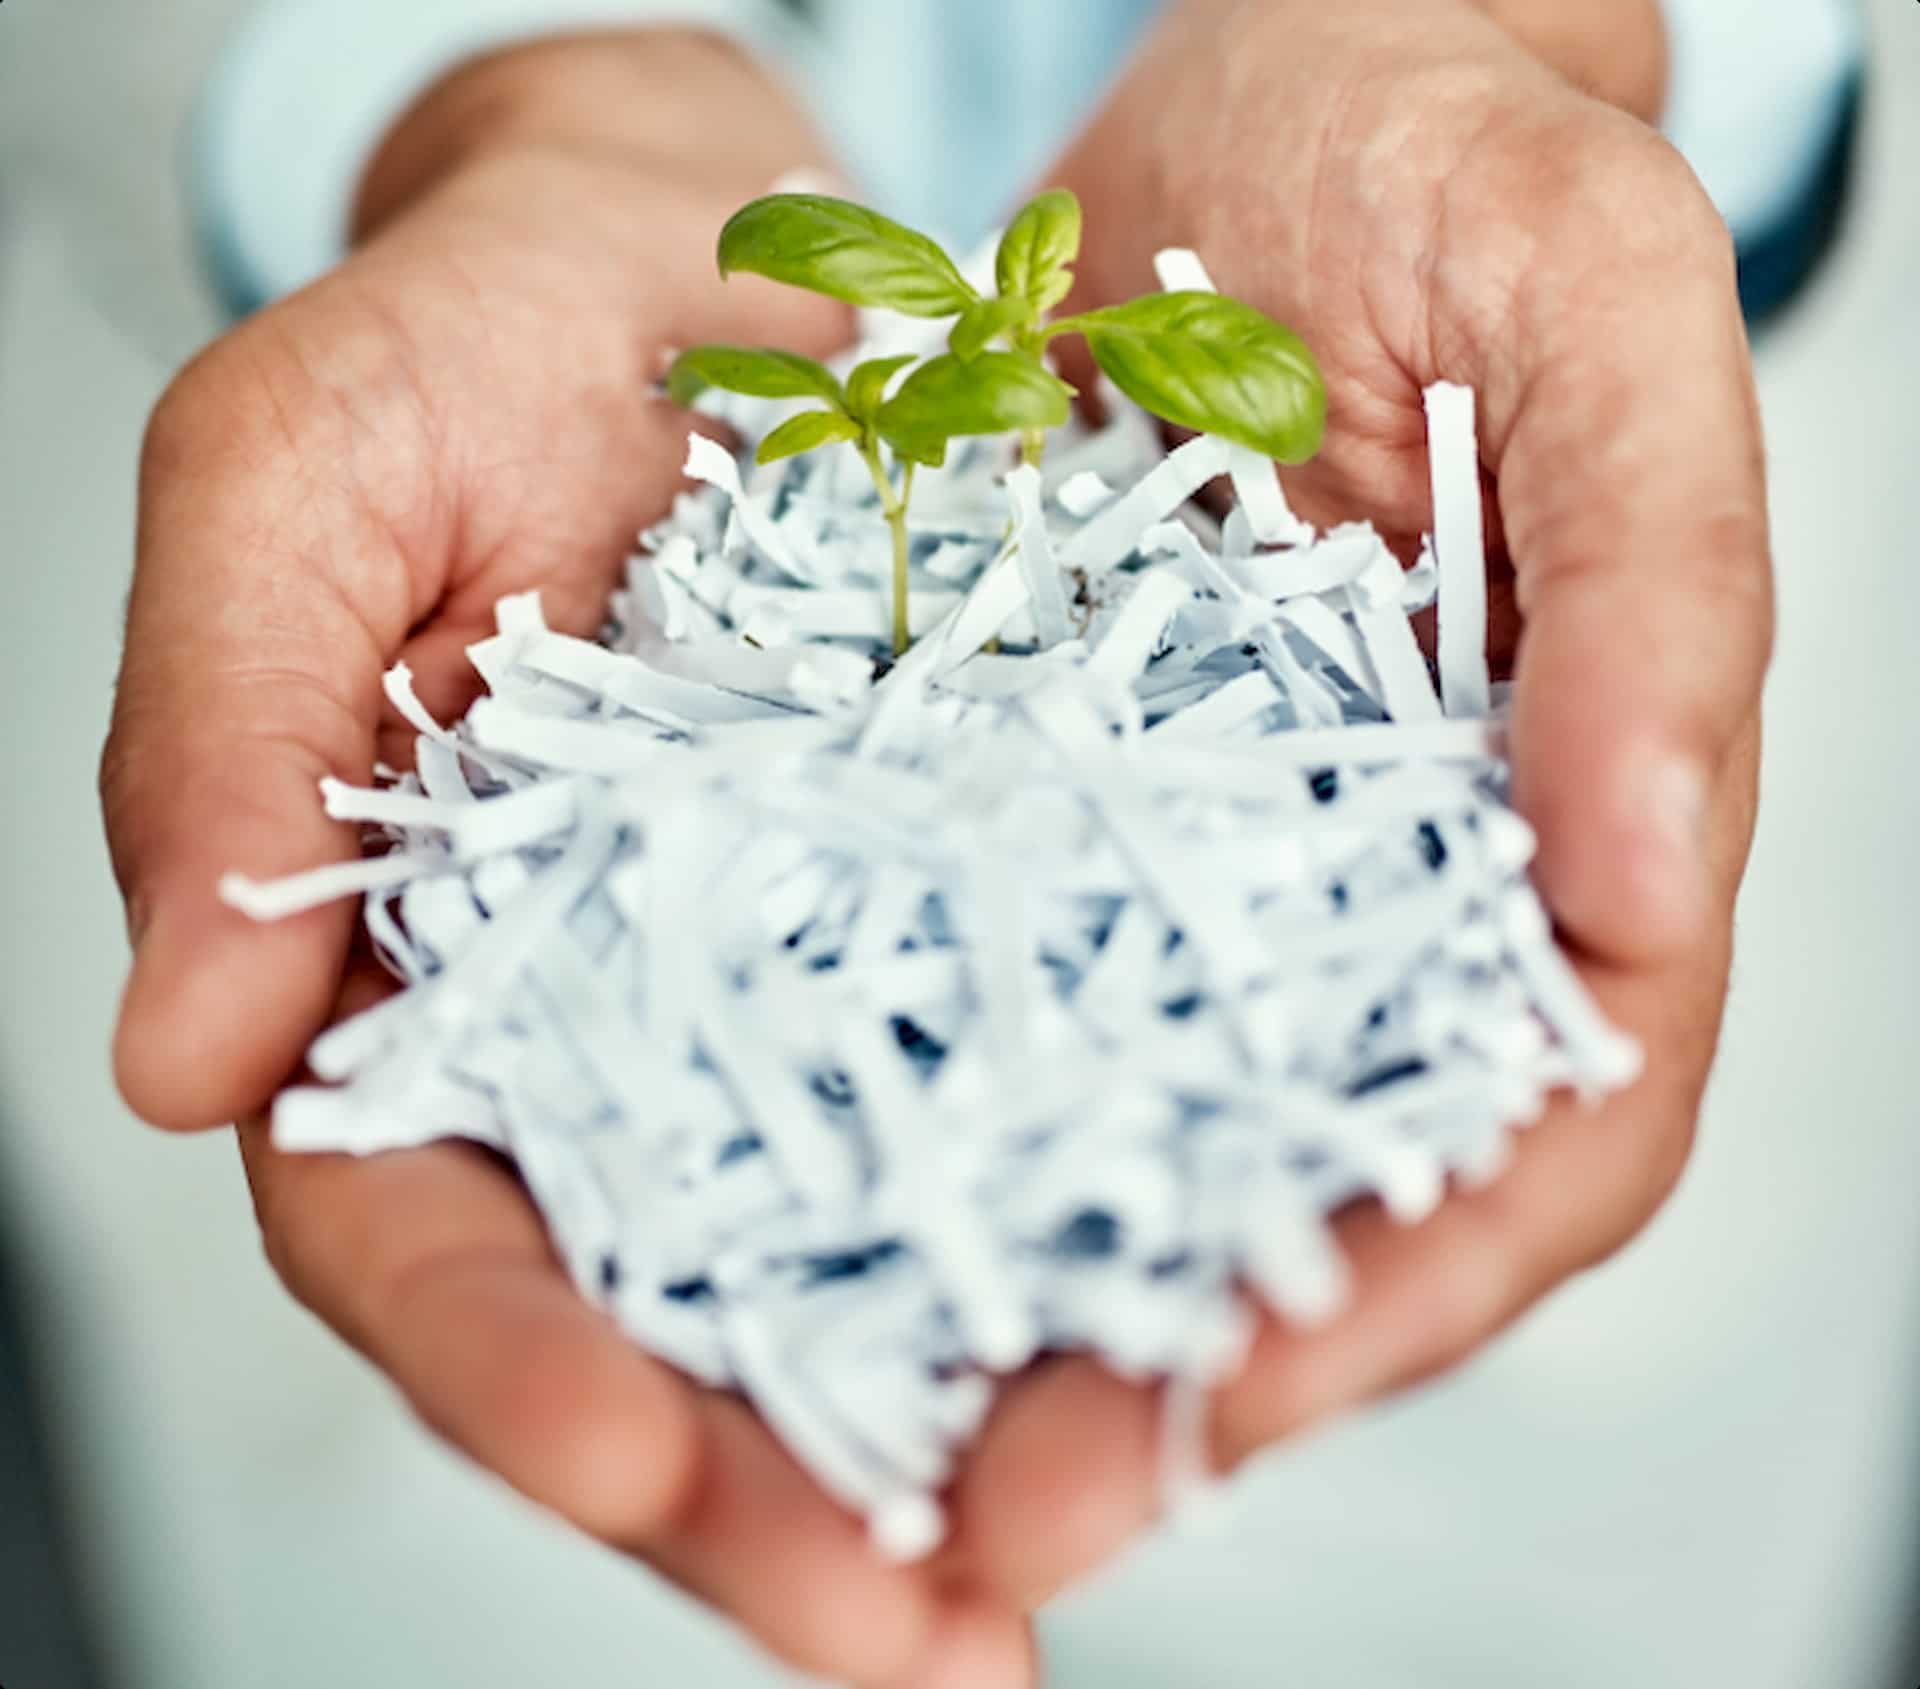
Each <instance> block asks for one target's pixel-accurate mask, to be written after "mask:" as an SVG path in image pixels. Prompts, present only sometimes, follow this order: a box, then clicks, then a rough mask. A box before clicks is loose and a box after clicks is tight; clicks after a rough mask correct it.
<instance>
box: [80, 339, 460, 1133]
mask: <svg viewBox="0 0 1920 1689" xmlns="http://www.w3.org/2000/svg"><path fill="white" fill-rule="evenodd" d="M265 338H266V337H265V336H264V335H257V336H256V337H255V338H254V339H252V340H245V341H236V342H231V343H229V345H228V347H227V348H226V349H225V350H224V351H223V353H222V354H221V355H220V356H218V357H216V358H213V359H209V360H207V361H206V362H205V363H203V365H202V366H201V367H200V369H199V370H198V371H196V372H192V373H190V374H189V375H188V376H187V377H186V378H183V380H182V382H181V383H180V384H178V386H177V387H176V389H175V391H174V394H173V396H171V397H170V398H169V399H168V400H167V401H165V402H163V404H162V406H161V408H160V410H159V411H158V412H157V413H156V416H155V419H154V423H153V425H152V427H151V429H150V431H149V436H148V444H147V451H146V456H145V460H144V463H143V470H142V489H141V515H140V531H139V564H138V570H137V573H136V578H135V586H134V591H133V596H132V599H131V602H130V605H129V610H128V625H127V646H126V655H125V659H124V663H123V667H122V672H121V679H120V686H119V691H118V694H117V697H116V700H115V708H114V718H113V727H112V731H111V734H110V736H109V739H108V742H107V746H106V750H105V753H104V756H103V759H102V765H101V788H102V798H103V803H104V807H105V812H106V819H107V827H108V834H109V839H110V842H111V845H112V849H113V858H114V865H115V869H116V872H117V874H118V877H119V879H120V883H121V887H122V890H123V891H124V893H125V895H126V898H127V904H128V911H129V924H130V929H131V932H132V936H133V941H134V953H135V960H134V967H133V973H132V976H131V978H130V980H129V983H128V987H127V991H126V996H125V999H124V1001H123V1005H122V1012H121V1018H120V1025H119V1030H118V1033H117V1037H116V1043H115V1063H116V1069H117V1073H118V1077H119V1080H120V1084H121V1087H122V1090H123V1091H124V1092H125V1094H126V1097H127V1100H128V1101H129V1103H130V1104H131V1105H132V1106H133V1108H134V1109H135V1110H136V1111H137V1112H138V1113H140V1114H142V1115H144V1116H146V1117H147V1118H149V1119H151V1120H153V1121H155V1122H157V1123H159V1124H162V1125H167V1126H173V1127H199V1126H207V1125H212V1124H216V1123H218V1122H221V1121H224V1120H231V1119H233V1118H234V1117H235V1116H237V1115H238V1114H240V1113H242V1112H244V1111H246V1110H248V1109H250V1108H253V1107H255V1106H257V1105H258V1104H260V1103H261V1102H262V1101H263V1100H264V1099H265V1097H266V1096H267V1095H268V1094H269V1093H270V1092H271V1091H272V1089H273V1087H274V1086H275V1085H276V1084H278V1083H279V1082H280V1081H281V1080H282V1079H284V1078H285V1076H286V1075H287V1074H288V1073H289V1072H290V1071H291V1070H292V1068H293V1066H294V1065H295V1062H296V1060H297V1057H298V1054H299V1051H300V1049H301V1048H302V1046H303V1045H304V1043H305V1041H306V1039H307V1038H308V1037H309V1036H310V1035H311V1034H312V1033H313V1032H314V1031H316V1030H317V1029H318V1028H319V1027H320V1025H321V1024H322V1023H323V1022H324V1019H325V1016H326V1014H327V1011H328V1009H329V1007H330V1005H331V1002H332V999H333V995H334V993H335V991H336V990H337V989H338V987H339V979H340V959H341V956H342V954H343V952H344V949H345V946H346V942H347V936H348V932H349V929H350V927H351V923H352V910H351V908H350V907H347V906H344V905H343V906H339V907H335V908H330V909H325V910H321V911H318V912H315V913H313V914H309V915H305V916H302V917H299V918H298V919H295V920H291V921H288V922H285V923H283V924H280V925H276V926H273V927H259V926H256V925H254V924H253V923H252V922H250V921H248V920H246V919H245V918H244V917H242V916H240V915H239V914H237V913H236V912H234V911H232V910H230V909H227V908H225V907H224V906H223V905H222V904H221V903H220V902H219V900H218V898H217V896H216V886H217V884H218V882H219V879H220V876H221V875H222V874H223V873H225V872H227V871H229V870H239V871H242V872H246V873H249V874H254V875H274V874H279V873H283V872H290V871H292V870H294V869H299V868H309V867H312V866H314V865H316V864H318V863H321V862H325V861H329V860H335V859H340V858H344V857H347V856H350V855H351V854H353V853H354V851H355V848H356V845H355V834H354V830H353V829H351V828H348V827H342V826H338V825H336V824H334V823H332V822H329V821H328V820H327V819H326V818H325V817H324V815H322V814H321V812H320V809H319V806H318V805H317V804H316V803H315V802H314V796H313V794H314V790H315V782H316V781H317V780H318V779H319V778H320V777H321V776H322V775H326V774H333V775H337V776H340V777H343V778H347V779H364V778H365V777H366V775H367V773H368V771H369V766H370V763H371V760H372V752H373V735H374V728H375V724H376V722H377V720H378V714H379V709H380V687H379V683H380V672H381V667H382V656H383V652H385V651H387V650H391V649H394V648H396V647H397V645H398V643H399V640H400V639H401V637H402V636H403V635H404V633H405V631H406V628H407V626H408V625H409V623H410V622H411V621H412V620H413V619H414V618H415V616H416V615H418V614H419V613H420V611H421V610H422V609H423V608H424V604H425V602H430V593H431V591H432V583H430V582H423V583H416V582H415V581H414V580H413V579H412V578H411V576H410V575H409V572H408V570H407V567H406V564H405V560H404V558H403V557H402V555H401V550H400V540H399V537H398V536H397V535H396V534H395V533H393V532H392V531H390V530H388V529H387V528H386V527H385V526H384V525H383V524H382V523H380V522H378V521H376V520H374V519H373V518H372V517H370V516H369V515H368V514H367V508H368V507H367V505H366V504H365V503H364V502H363V501H362V499H361V497H360V488H359V483H360V481H361V479H362V478H363V476H364V474H365V473H366V465H365V464H364V463H362V462H358V461H356V459H355V449H356V448H355V446H354V445H353V443H352V441H351V438H350V434H349V431H348V429H347V425H346V423H345V422H344V420H334V421H330V420H329V416H330V413H329V411H328V410H327V408H326V406H325V405H323V404H321V403H319V402H317V401H316V400H315V399H314V396H313V395H312V394H311V393H310V392H308V391H306V390H305V389H304V388H303V387H302V385H301V377H300V376H299V374H298V371H297V367H296V365H295V363H294V361H293V360H292V359H291V358H290V357H288V356H287V355H285V354H284V353H282V352H280V351H278V350H276V349H275V348H274V347H273V346H272V345H266V346H265V347H264V349H263V345H262V343H263V340H264V339H265ZM369 379H370V380H371V378H369ZM393 450H394V452H395V455H396V459H401V458H404V457H405V456H406V451H405V445H404V442H393ZM423 592H424V593H426V594H428V595H429V596H428V597H427V598H426V599H424V600H423V599H422V597H421V594H422V593H423Z"/></svg>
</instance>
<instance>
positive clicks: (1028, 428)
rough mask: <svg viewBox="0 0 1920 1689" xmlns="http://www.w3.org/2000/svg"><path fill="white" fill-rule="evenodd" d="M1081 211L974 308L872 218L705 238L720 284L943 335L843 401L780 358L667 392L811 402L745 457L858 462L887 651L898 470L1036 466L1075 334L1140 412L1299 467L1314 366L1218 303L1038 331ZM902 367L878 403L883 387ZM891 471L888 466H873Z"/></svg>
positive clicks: (1315, 430)
mask: <svg viewBox="0 0 1920 1689" xmlns="http://www.w3.org/2000/svg"><path fill="white" fill-rule="evenodd" d="M1080 230H1081V216H1080V202H1079V201H1078V200H1077V199H1075V198H1074V196H1073V195H1072V194H1071V193H1068V192H1067V191H1066V190H1065V189H1063V188H1055V189H1051V190H1049V191H1048V192H1046V193H1043V194H1041V195H1039V196H1038V197H1037V198H1035V199H1034V200H1032V201H1031V202H1030V203H1029V204H1027V205H1026V206H1025V207H1023V208H1022V210H1021V211H1020V213H1019V215H1017V216H1016V217H1015V218H1014V220H1013V222H1012V223H1011V224H1010V225H1009V226H1008V228H1007V232H1006V234H1005V235H1004V236H1003V237H1002V239H1001V242H1000V247H999V250H998V253H997V254H996V258H995V264H994V285H995V292H994V293H993V294H991V295H983V294H982V293H981V292H980V291H979V290H978V289H977V288H975V287H974V286H973V285H972V284H971V283H970V282H968V281H967V279H966V277H965V276H963V275H962V274H961V273H960V268H959V266H958V265H957V264H955V263H954V261H953V259H952V258H951V257H950V256H949V255H948V254H947V253H946V252H945V251H943V250H942V249H941V247H940V246H939V245H938V244H937V243H936V242H934V241H932V240H930V239H929V238H928V237H927V236H925V235H923V234H920V233H918V232H917V231H915V230H913V229H909V228H907V227H905V226H904V225H902V224H899V223H896V222H894V221H893V220H892V219H891V218H889V217H883V216H882V215H880V213H878V212H877V211H869V210H867V209H866V208H865V207H864V206H859V205H854V204H851V203H849V202H848V201H846V200H841V199H833V198H831V197H828V196H826V195H822V194H773V195H769V196H768V197H766V198H764V199H757V200H754V201H753V202H752V203H751V204H749V205H746V206H743V207H742V208H741V209H740V210H739V211H737V212H735V213H734V215H733V216H732V217H731V218H730V219H729V220H728V222H727V225H726V227H725V228H724V229H723V230H722V231H721V234H720V250H719V260H720V273H721V275H722V276H727V275H731V274H732V273H733V272H734V271H736V270H744V271H747V272H749V273H751V274H755V275H761V276H766V277H769V278H771V279H772V280H774V281H779V282H785V283H787V284H789V285H790V286H794V287H801V288H806V289H807V290H809V291H810V292H813V293H819V294H824V295H826V296H827V297H828V298H830V299H838V300H842V301H844V302H846V303H847V304H850V305H859V306H863V307H867V308H871V309H879V310H891V311H897V312H900V313H901V314H902V315H905V316H911V317H928V318H941V317H952V318H953V319H954V323H953V327H952V330H951V331H950V333H949V335H948V339H947V347H948V349H947V351H945V352H943V353H941V354H939V355H937V356H935V357H931V358H928V359H926V360H924V361H920V360H918V359H917V358H916V357H915V356H914V355H911V354H909V355H908V356H905V357H896V358H879V359H873V360H870V361H868V362H867V363H864V364H861V365H860V366H859V367H858V368H857V369H855V370H854V371H853V372H852V373H851V374H850V375H849V376H848V377H847V380H846V381H845V383H844V384H843V383H842V382H841V381H840V380H839V379H838V378H837V377H836V376H835V375H834V374H833V372H832V371H831V370H829V369H827V368H826V366H825V365H823V364H819V363H816V362H815V361H814V360H812V359H811V358H802V357H797V356H795V355H794V354H793V353H790V352H775V351H756V350H750V349H747V348H743V347H736V346H701V347H696V348H694V349H693V350H692V351H689V352H685V353H682V354H681V356H680V357H679V358H678V359H677V360H676V361H675V363H674V365H673V368H672V369H671V370H670V371H669V372H668V375H667V392H668V396H669V397H671V398H672V399H673V400H674V401H675V402H676V403H679V404H686V403H688V402H690V401H691V400H692V399H693V398H694V397H695V396H697V395H698V394H699V393H700V392H701V391H702V390H703V389H705V388H707V387H721V388H725V389H726V390H727V391H729V392H734V393H745V394H750V395H753V396H756V397H761V398H811V399H817V400H819V401H820V408H818V409H813V410H806V411H802V412H800V413H799V414H798V415H796V416H793V417H790V418H789V419H788V420H787V421H785V422H783V423H782V424H781V425H780V426H779V427H778V428H776V429H774V430H773V432H772V433H770V434H769V435H768V436H767V437H766V438H765V439H764V440H763V441H762V442H761V443H760V449H759V459H760V461H761V462H762V463H769V462H772V461H774V460H776V459H778V458H783V457H790V456H792V455H794V454H795V453H798V452H805V451H812V450H814V449H816V448H817V447H820V446H826V445H832V444H834V443H836V442H844V443H846V444H848V445H850V446H853V447H854V448H855V449H856V450H857V451H858V452H859V453H860V455H861V457H862V458H863V459H864V461H865V462H866V465H867V468H868V471H869V472H870V473H871V475H872V477H873V483H874V487H875V490H876V491H877V492H878V493H879V495H880V507H881V510H882V512H883V514H884V515H885V517H886V520H887V524H888V526H889V528H890V529H891V530H892V534H893V644H894V650H895V653H896V654H898V653H899V652H902V651H904V650H906V648H907V646H908V644H909V642H910V634H909V630H908V610H907V563H908V556H909V535H908V526H907V509H908V503H909V500H910V499H911V497H912V493H913V475H914V470H915V469H916V468H917V467H919V466H920V465H923V464H925V465H929V466H936V467H937V466H938V465H939V464H941V463H943V462H944V461H945V459H946V452H947V446H948V444H949V442H951V441H952V440H955V439H958V438H961V437H963V436H969V435H992V434H1014V435H1017V437H1018V439H1019V441H1020V455H1021V459H1022V461H1023V462H1026V463H1030V464H1038V463H1039V462H1040V461H1041V460H1042V458H1043V456H1044V454H1045V451H1046V439H1047V434H1048V431H1049V430H1051V429H1054V428H1057V427H1059V426H1060V425H1061V424H1062V423H1064V422H1065V421H1066V420H1067V417H1068V414H1069V411H1070V407H1071V403H1072V400H1073V397H1074V391H1073V389H1072V388H1071V387H1069V386H1068V385H1067V384H1066V383H1065V382H1063V381H1061V380H1060V379H1059V377H1058V376H1056V375H1055V374H1054V373H1053V372H1052V370H1051V369H1049V368H1048V366H1047V350H1048V347H1049V345H1050V344H1051V342H1052V341H1054V340H1055V339H1057V338H1058V337H1060V336H1061V335H1065V334H1077V335H1079V336H1081V337H1082V338H1083V339H1084V340H1085V341H1086V344H1087V349H1088V351H1089V352H1090V353H1091V354H1092V356H1093V360H1094V362H1095V363H1096V364H1098V365H1099V367H1100V368H1101V369H1102V370H1103V371H1104V372H1105V373H1106V375H1107V377H1108V378H1109V379H1110V380H1111V381H1112V382H1113V384H1114V385H1115V386H1116V387H1118V388H1119V389H1120V391H1121V392H1122V393H1124V394H1126V395H1127V397H1128V398H1130V399H1132V400H1133V401H1134V403H1135V404H1137V405H1139V406H1141V408H1142V409H1144V410H1147V411H1149V412H1151V413H1152V414H1153V415H1155V416H1157V417H1160V418H1162V419H1163V420H1164V421H1167V422H1171V423H1174V424H1176V425H1177V426H1179V427H1182V428H1190V429H1193V430H1194V431H1195V432H1198V433H1206V434H1217V435H1220V436H1221V437H1222V438H1224V439H1228V440H1233V441H1236V442H1238V443H1239V444H1241V445H1245V446H1249V447H1252V448H1253V449H1255V450H1257V451H1261V452H1265V453H1266V454H1267V455H1268V456H1269V457H1273V458H1277V459H1279V460H1280V461H1281V462H1282V463H1300V462H1304V461H1305V460H1306V459H1307V458H1309V457H1311V456H1312V455H1313V454H1314V453H1315V452H1316V451H1317V450H1319V447H1320V440H1321V437H1322V435H1323V434H1324V432H1325V430H1326V415H1327V395H1326V387H1325V385H1324V384H1323V382H1322V381H1321V379H1320V372H1319V369H1318V368H1317V367H1316V365H1315V363H1314V360H1313V355H1312V353H1310V352H1309V351H1308V350H1307V348H1306V345H1305V344H1304V342H1302V341H1301V340H1300V338H1299V336H1297V335H1296V334H1294V333H1293V332H1292V331H1291V330H1290V329H1287V328H1284V327H1282V326H1281V325H1280V324H1279V323H1276V322H1274V321H1273V320H1272V319H1271V318H1270V317H1268V316H1266V315H1264V314H1263V313H1262V312H1260V311H1257V310H1255V309H1254V308H1253V307H1252V306H1251V305H1245V304H1242V303H1241V302H1240V301H1238V300H1236V299H1230V298H1228V297H1226V296H1225V295H1222V294H1214V293H1197V292H1178V293H1156V294H1149V295H1146V296H1145V297H1143V298H1139V299H1134V300H1129V301H1127V302H1126V303H1124V304H1120V305H1110V306H1106V307H1104V308H1103V309H1100V310H1094V311H1085V312H1081V313H1080V314H1078V315H1075V316H1068V317H1060V318H1055V317H1054V316H1053V315H1052V312H1053V311H1054V309H1055V308H1056V307H1057V306H1058V305H1060V304H1061V303H1062V302H1063V301H1064V300H1065V299H1066V297H1067V296H1068V294H1069V293H1071V292H1072V290H1073V284H1074V275H1073V266H1074V264H1075V262H1076V261H1077V260H1078V258H1079V255H1080ZM908 365H913V366H915V367H913V368H912V369H911V370H910V371H908V373H907V374H906V375H905V376H904V378H903V379H901V380H900V381H899V383H898V385H897V386H895V387H894V388H893V391H892V393H891V394H890V395H889V393H888V388H889V386H890V385H891V384H892V383H893V381H894V378H895V377H896V376H897V375H899V374H900V372H901V371H902V370H905V369H907V366H908ZM889 457H891V460H892V462H891V465H890V464H889V461H888V460H889Z"/></svg>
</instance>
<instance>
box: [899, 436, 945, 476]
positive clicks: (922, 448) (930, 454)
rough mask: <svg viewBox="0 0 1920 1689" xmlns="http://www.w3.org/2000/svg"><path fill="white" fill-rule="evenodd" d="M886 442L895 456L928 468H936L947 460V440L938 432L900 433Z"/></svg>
mask: <svg viewBox="0 0 1920 1689" xmlns="http://www.w3.org/2000/svg"><path fill="white" fill-rule="evenodd" d="M887 444H888V445H889V446H891V447H892V448H893V455H894V456H895V457H898V458H904V459H905V460H906V461H907V462H909V463H918V464H924V465H925V466H926V467H927V468H928V469H938V468H939V467H940V466H941V464H943V463H945V462H946V461H947V442H946V441H945V440H944V439H943V438H941V436H939V435H938V434H902V435H900V436H899V438H897V439H893V440H889V441H887Z"/></svg>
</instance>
